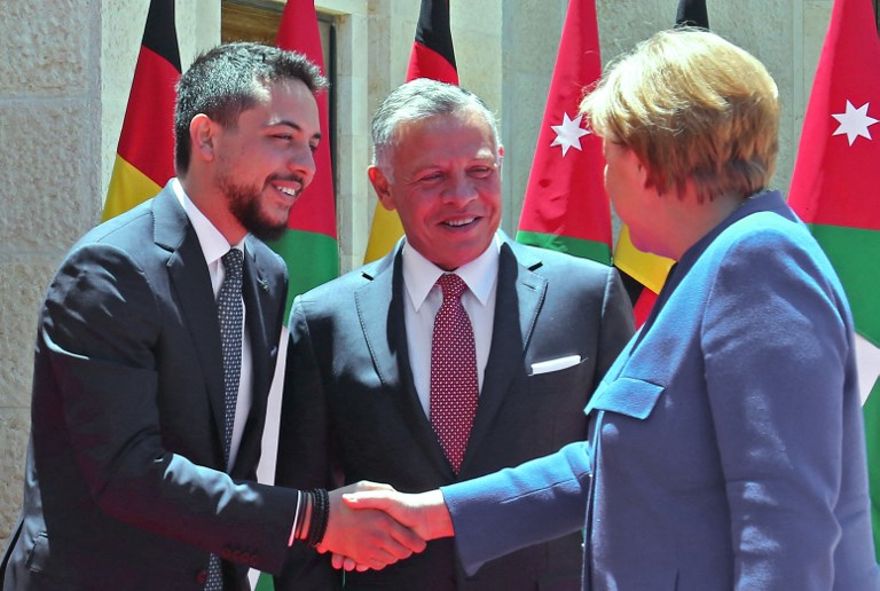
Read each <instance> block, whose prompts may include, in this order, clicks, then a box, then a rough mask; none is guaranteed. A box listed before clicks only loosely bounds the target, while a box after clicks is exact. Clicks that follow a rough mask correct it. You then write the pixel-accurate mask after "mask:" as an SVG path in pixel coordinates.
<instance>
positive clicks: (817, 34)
mask: <svg viewBox="0 0 880 591" xmlns="http://www.w3.org/2000/svg"><path fill="white" fill-rule="evenodd" d="M830 19H831V2H830V0H813V1H808V2H804V37H803V43H804V51H803V55H804V58H803V75H804V76H803V77H804V89H805V92H806V93H807V96H809V92H810V88H811V87H812V86H813V76H814V75H815V74H816V66H817V65H818V63H819V56H820V55H821V53H822V44H823V43H824V41H825V33H826V32H827V31H828V23H829V21H830Z"/></svg>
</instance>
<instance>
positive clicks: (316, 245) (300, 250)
mask: <svg viewBox="0 0 880 591" xmlns="http://www.w3.org/2000/svg"><path fill="white" fill-rule="evenodd" d="M268 244H269V246H270V247H271V248H272V250H274V251H275V252H277V253H278V254H279V255H281V258H283V259H284V260H285V262H286V263H287V271H288V273H289V274H290V289H289V290H288V293H287V306H286V308H285V310H284V318H285V322H286V321H287V316H288V315H289V314H290V305H291V303H292V302H293V298H294V297H295V296H297V295H299V294H301V293H305V292H307V291H308V290H310V289H312V288H313V287H317V286H318V285H321V284H322V283H325V282H327V281H330V280H331V279H334V278H335V277H336V276H337V275H339V251H338V249H337V246H336V239H335V238H331V237H330V236H327V235H326V234H318V233H315V232H304V231H302V230H287V232H285V233H284V236H282V237H281V238H280V239H278V240H275V241H274V242H269V243H268Z"/></svg>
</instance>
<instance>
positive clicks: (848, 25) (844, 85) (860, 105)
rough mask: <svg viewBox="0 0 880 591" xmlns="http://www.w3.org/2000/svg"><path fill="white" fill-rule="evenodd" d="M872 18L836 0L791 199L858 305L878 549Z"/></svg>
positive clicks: (879, 360) (877, 76) (879, 69)
mask: <svg viewBox="0 0 880 591" xmlns="http://www.w3.org/2000/svg"><path fill="white" fill-rule="evenodd" d="M875 22H876V21H875V17H874V10H873V7H872V6H871V0H835V2H834V8H833V10H832V14H831V23H830V25H829V28H828V34H827V36H826V37H825V45H824V47H823V49H822V56H821V57H820V59H819V66H818V68H817V70H816V78H815V81H814V82H813V90H812V94H811V95H810V103H809V106H808V107H807V114H806V116H805V118H804V127H803V132H802V134H801V143H800V148H799V150H798V157H797V163H796V165H795V169H794V175H793V178H792V182H791V197H790V199H789V203H790V204H791V206H792V208H794V210H795V211H797V212H798V214H799V215H800V217H801V218H802V219H803V220H804V221H805V222H807V223H808V224H810V227H811V229H812V231H813V234H814V235H815V236H816V239H817V240H818V241H819V242H820V243H821V244H822V247H823V248H824V249H825V252H826V253H827V254H828V257H829V258H830V259H831V262H832V263H833V264H834V268H835V269H836V270H837V273H838V275H840V279H841V280H842V281H843V285H844V288H845V289H846V293H847V297H848V298H849V301H850V305H851V306H852V311H853V316H854V318H855V324H856V332H857V333H858V334H857V337H856V338H857V351H856V355H857V358H858V360H859V382H860V387H861V392H862V400H863V404H864V406H863V410H864V413H865V435H866V438H867V443H868V472H869V479H870V486H871V507H872V515H873V519H874V547H875V549H877V550H880V381H878V374H880V280H878V270H880V264H878V262H880V172H878V167H880V125H878V123H880V39H878V36H877V29H876V27H875V24H874V23H875ZM878 556H880V554H878Z"/></svg>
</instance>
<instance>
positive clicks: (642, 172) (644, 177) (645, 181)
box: [627, 149, 651, 189]
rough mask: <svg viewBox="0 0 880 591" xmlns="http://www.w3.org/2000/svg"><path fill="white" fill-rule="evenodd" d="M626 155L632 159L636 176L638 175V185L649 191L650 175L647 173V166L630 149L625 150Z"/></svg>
mask: <svg viewBox="0 0 880 591" xmlns="http://www.w3.org/2000/svg"><path fill="white" fill-rule="evenodd" d="M627 153H628V155H629V158H632V164H633V166H634V167H635V169H636V174H638V175H639V183H640V184H641V185H642V187H643V188H645V189H650V188H651V182H650V181H649V178H650V175H649V173H648V166H647V165H646V164H645V163H644V162H642V159H641V158H639V157H638V155H636V153H635V152H634V151H633V150H632V149H627Z"/></svg>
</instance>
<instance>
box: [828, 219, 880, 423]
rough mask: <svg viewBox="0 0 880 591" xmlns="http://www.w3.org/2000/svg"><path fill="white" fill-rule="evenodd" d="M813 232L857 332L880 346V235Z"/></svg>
mask: <svg viewBox="0 0 880 591" xmlns="http://www.w3.org/2000/svg"><path fill="white" fill-rule="evenodd" d="M811 230H812V231H813V235H814V236H815V237H816V240H818V241H819V243H820V244H821V245H822V248H823V249H824V250H825V253H826V254H827V255H828V258H829V259H831V264H832V265H834V270H835V271H837V274H838V275H839V276H840V280H841V282H842V283H843V287H844V289H845V290H846V296H847V298H848V299H849V303H850V306H851V307H852V312H853V319H854V320H855V325H856V332H858V333H859V334H861V335H862V336H864V337H865V338H866V339H868V340H869V341H871V342H873V343H874V344H875V345H880V305H878V304H880V290H878V287H877V274H876V272H874V270H875V269H876V268H877V261H880V232H877V231H872V230H862V229H859V228H845V227H840V226H826V225H819V224H814V225H812V227H811ZM878 410H880V409H878Z"/></svg>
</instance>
